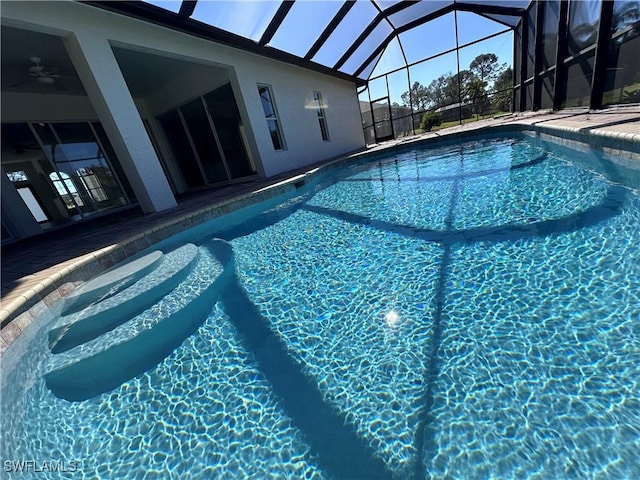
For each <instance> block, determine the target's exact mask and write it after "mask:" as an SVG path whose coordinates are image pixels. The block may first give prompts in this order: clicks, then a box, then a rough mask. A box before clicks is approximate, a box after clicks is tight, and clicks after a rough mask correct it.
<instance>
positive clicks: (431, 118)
mask: <svg viewBox="0 0 640 480" xmlns="http://www.w3.org/2000/svg"><path fill="white" fill-rule="evenodd" d="M441 123H442V115H440V114H439V113H438V112H427V113H425V114H424V115H423V116H422V121H421V122H420V128H421V129H422V130H424V131H425V132H430V131H431V129H432V128H433V127H437V126H438V125H440V124H441Z"/></svg>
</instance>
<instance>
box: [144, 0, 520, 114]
mask: <svg viewBox="0 0 640 480" xmlns="http://www.w3.org/2000/svg"><path fill="white" fill-rule="evenodd" d="M147 3H151V4H154V5H156V6H160V7H162V8H166V9H168V10H171V11H173V12H177V11H178V10H179V9H180V4H181V3H182V2H180V1H171V0H169V1H163V0H152V1H148V2H147ZM378 3H379V4H380V5H382V6H383V7H384V6H388V5H391V4H393V3H396V2H393V1H391V2H378ZM448 3H450V2H449V1H447V0H429V1H428V2H420V3H419V4H416V5H414V6H412V7H409V8H407V9H406V10H404V11H402V12H398V13H397V14H395V15H394V16H392V17H391V21H392V22H393V23H394V25H396V26H397V25H402V24H403V22H404V23H406V22H407V21H409V20H410V19H411V18H412V17H411V15H412V13H414V12H412V11H411V9H415V10H416V11H418V9H419V11H420V13H429V12H431V11H435V10H437V9H438V8H441V7H442V6H445V5H446V4H448ZM342 4H343V2H342V1H332V0H298V1H296V2H295V3H294V6H293V7H292V8H291V10H290V11H289V13H288V14H287V16H286V18H285V20H284V21H283V23H282V25H281V27H280V28H279V29H278V31H277V33H276V35H275V36H274V37H273V38H272V39H271V41H270V42H269V44H268V45H269V46H272V47H274V48H278V49H281V50H284V51H287V52H289V53H293V54H294V55H298V56H304V55H305V53H306V52H307V51H308V49H309V48H310V47H311V45H313V43H314V41H315V40H316V39H317V38H318V36H319V35H320V34H321V32H322V31H323V29H324V27H325V26H326V25H327V24H328V23H329V21H330V20H331V19H332V18H333V16H334V15H335V13H336V12H337V11H338V9H339V8H340V7H341V6H342ZM279 5H280V2H279V1H273V0H259V1H253V0H225V1H220V0H199V1H198V3H197V4H196V8H195V10H194V12H193V15H192V16H191V18H193V19H195V20H199V21H201V22H204V23H209V24H212V25H215V26H217V27H219V28H222V29H224V30H228V31H231V32H233V33H237V34H239V35H242V36H245V37H248V38H251V39H252V40H254V41H258V40H259V39H260V37H261V36H262V33H263V32H264V30H265V29H266V27H267V25H268V24H269V22H270V20H271V18H272V16H273V15H274V14H275V12H276V11H277V9H278V7H279ZM377 13H378V11H377V10H376V8H375V7H374V6H373V5H372V4H371V2H370V1H368V0H367V1H363V0H360V1H358V2H356V4H355V6H354V7H353V8H352V9H351V10H350V11H349V13H348V14H347V16H346V17H345V19H344V20H343V21H342V22H341V24H340V25H339V26H338V27H337V28H336V30H335V31H334V32H333V34H332V36H331V37H330V38H329V40H328V41H327V42H326V43H325V44H324V46H323V47H322V48H321V49H320V50H319V51H318V53H317V54H316V55H315V56H314V58H313V60H314V61H316V62H318V63H321V64H324V65H328V66H333V65H334V64H335V63H336V62H337V61H338V60H339V59H340V57H341V56H342V54H343V53H344V51H345V50H346V48H348V46H350V45H351V44H352V43H353V42H354V40H355V39H356V38H357V37H358V36H359V34H360V32H361V31H362V30H363V29H364V28H365V27H366V26H367V25H368V24H369V22H370V21H371V19H372V18H374V17H375V15H376V14H377ZM457 17H458V41H459V44H460V45H464V44H466V43H469V42H472V41H474V40H477V39H479V38H482V37H485V36H487V35H491V34H494V33H497V32H500V31H503V30H505V29H507V27H505V26H504V25H502V24H500V23H497V22H493V21H491V20H488V19H486V18H484V17H480V16H478V15H475V14H473V13H469V12H458V13H457ZM310 19H313V21H309V20H310ZM391 32H392V29H391V26H390V25H389V24H388V23H387V22H380V24H379V25H378V26H377V27H376V29H375V30H374V31H373V33H372V34H371V35H370V37H369V38H368V39H367V40H365V41H364V42H362V44H361V45H360V46H359V48H358V49H357V50H356V51H355V53H354V54H353V56H352V58H350V59H348V60H347V61H346V63H345V64H344V65H343V66H342V67H341V70H343V71H346V72H347V73H352V72H353V71H355V70H356V69H357V68H358V67H359V66H360V65H361V64H362V63H363V62H364V60H365V59H366V58H367V57H368V56H369V54H370V53H371V51H372V50H373V49H374V48H375V47H377V46H378V45H379V44H380V43H381V42H382V41H383V40H384V39H385V38H387V37H388V35H389V34H390V33H391ZM399 41H400V43H398V37H396V39H394V40H393V41H392V42H391V43H390V44H389V46H388V47H387V50H386V51H385V53H384V54H383V55H382V56H381V58H380V60H379V62H378V64H377V67H376V68H375V70H374V71H373V72H372V75H371V76H372V77H375V76H377V75H379V74H381V73H385V72H388V71H391V70H393V69H395V68H398V67H401V66H404V59H403V57H402V52H401V50H400V44H401V45H402V48H403V49H404V53H405V55H406V57H407V61H408V62H409V63H413V62H418V61H420V60H422V59H424V58H429V57H432V56H434V55H436V54H438V53H441V52H443V51H447V50H449V49H452V48H455V46H456V40H455V23H454V14H453V13H450V14H447V15H445V16H442V17H440V18H438V19H436V20H434V21H431V22H428V23H427V24H424V25H422V26H419V27H417V28H414V29H412V30H409V31H407V32H404V33H402V34H400V36H399ZM481 53H494V54H496V55H497V56H498V62H499V63H500V64H502V63H507V64H509V65H511V64H512V62H513V35H512V33H508V34H504V35H501V36H498V37H494V38H493V39H490V40H486V41H484V42H482V43H480V44H476V45H473V46H469V47H466V48H463V49H461V50H460V69H461V70H462V69H467V68H468V66H469V63H471V61H472V60H473V59H474V58H475V57H476V56H477V55H479V54H481ZM455 70H456V55H455V54H447V55H445V56H443V57H440V58H438V59H433V60H430V61H428V62H426V63H424V64H420V65H416V66H413V67H411V68H410V76H411V81H412V82H414V81H419V82H420V83H422V84H423V85H428V84H429V83H430V82H431V81H432V80H434V79H435V78H437V77H438V76H440V75H441V74H443V73H447V72H454V71H455ZM370 71H371V69H368V70H366V72H367V73H369V72H370ZM375 83H381V82H375V81H374V82H372V90H374V89H375V88H376V86H375V85H374V84H375ZM406 85H407V74H406V71H404V72H403V73H402V74H397V75H391V76H390V90H391V96H392V97H399V95H400V93H401V92H400V93H397V90H401V89H402V91H403V92H404V91H406V90H407V87H406ZM385 90H386V88H385ZM374 97H375V94H374V93H373V92H372V98H374ZM391 101H392V102H393V101H399V98H398V99H394V98H392V99H391Z"/></svg>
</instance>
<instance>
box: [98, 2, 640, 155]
mask: <svg viewBox="0 0 640 480" xmlns="http://www.w3.org/2000/svg"><path fill="white" fill-rule="evenodd" d="M87 3H90V4H92V5H96V6H100V7H102V8H108V9H112V10H117V11H118V12H120V13H126V14H128V15H131V16H135V17H138V18H142V19H145V20H148V21H152V22H154V23H159V24H162V25H165V26H169V27H171V28H175V29H178V30H181V31H184V32H187V33H191V34H194V35H198V36H201V37H206V38H210V39H211V40H214V41H216V42H220V43H224V44H228V45H232V46H234V47H237V48H243V49H245V50H249V51H252V52H256V53H259V54H262V55H265V56H269V57H272V58H276V59H279V60H282V61H286V62H289V63H293V64H296V65H300V66H303V67H305V68H308V69H312V70H316V71H319V72H323V73H327V74H330V75H333V76H337V77H339V78H344V79H347V80H350V81H353V82H354V83H355V84H356V85H357V88H358V97H359V101H360V102H359V103H360V111H361V115H362V125H363V129H364V132H365V139H366V141H367V143H371V142H376V141H381V140H384V139H389V138H398V137H401V136H405V135H412V134H415V133H420V132H423V131H426V130H431V129H434V128H439V127H443V126H448V125H451V124H455V123H462V122H470V121H475V120H479V119H482V118H486V117H489V116H496V115H500V114H504V113H508V112H512V111H525V110H538V109H560V108H569V107H585V108H591V109H599V108H602V107H605V106H608V105H613V104H630V103H638V102H640V60H639V59H638V56H637V55H634V53H633V52H637V51H639V50H638V49H639V47H640V40H639V37H640V0H615V1H612V0H466V1H459V0H424V1H393V0H391V1H380V0H358V1H333V0H328V1H323V0H313V1H304V0H297V1H284V2H279V1H237V0H236V1H203V0H200V1H182V2H180V1H148V2H87Z"/></svg>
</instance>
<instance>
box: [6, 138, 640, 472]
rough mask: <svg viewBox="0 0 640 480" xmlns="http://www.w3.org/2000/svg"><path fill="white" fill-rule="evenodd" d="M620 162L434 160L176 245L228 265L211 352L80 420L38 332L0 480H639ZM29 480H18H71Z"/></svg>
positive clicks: (370, 165)
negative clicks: (49, 379)
mask: <svg viewBox="0 0 640 480" xmlns="http://www.w3.org/2000/svg"><path fill="white" fill-rule="evenodd" d="M611 160H615V159H609V160H608V159H605V158H603V157H601V156H599V155H595V154H582V153H579V152H573V151H570V150H567V149H564V148H560V147H557V146H554V145H552V144H546V143H542V142H538V141H534V140H531V139H528V138H526V137H524V136H520V135H518V136H516V137H513V138H494V139H484V140H476V141H469V142H466V143H463V144H460V145H454V144H450V145H443V146H440V147H437V148H428V149H426V148H424V149H416V150H412V151H406V152H404V153H399V154H397V155H395V156H392V157H390V158H382V157H381V158H376V159H371V160H368V161H366V163H365V161H361V162H359V163H358V164H356V165H351V166H347V167H344V168H340V169H336V170H332V171H329V172H328V173H327V174H326V175H324V176H323V177H321V178H319V179H318V180H316V181H313V182H309V183H308V184H307V185H304V186H301V187H300V188H299V190H298V191H297V192H296V194H295V195H292V196H290V198H287V199H286V200H285V201H283V202H281V203H279V204H277V205H267V206H266V207H265V209H263V210H262V211H256V210H257V209H256V208H254V209H253V212H252V215H251V216H248V215H245V214H244V213H242V212H240V213H237V214H233V215H231V216H230V217H229V218H228V219H221V220H216V221H213V222H211V223H210V224H209V225H206V226H201V227H199V228H197V229H195V230H194V231H192V232H186V233H184V234H181V235H180V236H179V237H178V238H175V239H171V240H170V241H167V242H163V244H161V245H160V247H161V249H162V250H163V251H165V252H169V251H171V250H173V249H175V248H177V247H178V246H180V245H182V244H183V243H186V242H192V243H194V244H196V245H198V246H200V248H201V249H203V250H202V252H201V253H202V259H201V260H202V261H205V260H206V258H208V257H207V253H206V248H205V247H207V245H209V242H210V240H211V239H213V238H218V239H222V240H223V241H224V242H226V243H225V245H228V246H229V248H230V249H231V250H232V252H233V257H234V262H233V269H232V270H233V271H232V273H231V275H229V278H228V279H227V281H226V282H225V284H224V287H223V289H222V290H221V292H220V296H219V297H217V298H218V301H217V302H216V303H215V304H213V305H209V307H210V308H209V309H208V310H207V311H208V313H207V315H206V318H203V319H202V324H201V325H200V327H199V328H198V330H197V331H196V332H195V333H194V334H193V335H190V336H189V337H188V338H187V339H186V340H185V341H184V342H183V343H182V345H180V346H179V347H178V348H177V349H175V351H173V353H171V354H170V355H168V356H167V357H166V358H165V359H164V360H162V361H160V363H159V364H158V365H157V366H155V367H153V368H151V369H149V370H148V371H146V372H145V373H143V374H141V375H138V376H136V377H134V378H132V379H130V380H128V381H126V382H124V383H123V384H122V385H121V386H119V387H117V388H116V389H114V390H112V391H110V392H108V393H103V394H100V395H97V396H95V397H92V398H90V399H88V400H84V401H80V402H70V401H67V400H62V399H59V398H57V397H56V396H54V395H53V394H52V393H51V392H50V391H49V389H48V388H47V386H46V384H45V382H44V379H43V376H44V374H45V373H46V369H47V368H48V365H50V362H51V359H50V356H51V354H50V353H48V351H47V349H46V345H47V335H48V328H47V326H46V325H45V322H49V323H51V321H54V320H55V319H42V320H41V321H39V322H38V323H37V324H34V326H33V328H34V329H36V328H39V330H38V331H37V332H35V331H34V333H33V335H32V336H33V339H32V340H31V342H30V344H29V346H28V347H26V348H27V354H26V355H25V356H24V359H23V360H22V361H21V364H20V365H19V368H15V369H13V371H12V372H11V373H10V374H7V375H6V376H5V377H6V378H3V392H2V393H3V395H2V423H3V427H2V429H3V437H4V438H3V442H2V459H3V462H4V464H3V468H4V469H5V471H7V470H15V469H16V468H17V465H14V464H9V465H7V463H6V462H7V461H28V460H33V461H34V462H35V463H36V466H38V465H39V467H40V468H39V469H40V470H42V469H43V468H42V467H43V466H44V467H45V470H46V469H49V470H50V469H51V468H50V467H52V466H53V467H56V466H57V467H56V468H58V469H66V470H67V473H66V475H67V476H69V477H72V478H94V477H99V478H110V479H111V478H203V479H208V478H230V479H237V478H362V479H371V478H398V479H409V478H415V479H418V478H465V479H470V478H483V479H484V478H518V479H522V478H556V479H560V478H638V477H640V461H639V460H638V456H637V452H638V451H639V449H640V429H639V427H638V422H637V419H638V418H640V401H639V397H640V320H639V319H640V247H639V245H638V239H640V191H639V190H638V187H639V185H638V184H632V185H624V184H623V183H621V182H620V181H621V180H623V179H624V177H625V176H627V177H630V176H631V174H629V175H626V172H627V171H626V170H625V169H624V168H623V167H620V166H619V165H618V164H616V162H615V161H611ZM611 172H613V173H611ZM616 172H617V173H616ZM620 172H622V173H620ZM605 174H607V175H609V178H614V179H615V180H616V181H611V180H610V179H609V178H608V177H607V176H606V175H605ZM616 175H618V176H616ZM203 265H204V264H203ZM198 268H201V269H202V270H203V273H204V272H206V271H208V270H207V269H206V268H204V267H197V266H196V267H195V269H194V271H196V270H198ZM210 281H212V280H211V279H209V280H207V282H210ZM184 282H185V285H184V287H183V288H184V291H188V290H189V289H193V288H204V287H203V285H201V283H202V280H200V279H199V277H198V276H195V275H189V277H188V278H187V279H186V280H184ZM205 283H206V282H205ZM177 301H179V298H174V297H172V295H171V294H170V295H168V296H167V297H165V298H164V299H163V300H161V304H162V305H160V306H159V307H158V308H165V306H166V308H169V307H170V306H171V305H172V303H175V302H177ZM212 303H213V302H212ZM140 315H141V316H144V315H145V313H144V312H143V313H141V314H140ZM143 320H144V319H143ZM141 321H142V320H141ZM23 337H25V336H24V335H23ZM21 339H22V337H21V338H19V339H18V341H21ZM3 375H4V371H3ZM46 462H59V463H57V464H51V465H49V464H46ZM7 466H9V467H10V468H9V469H8V468H7ZM34 470H35V469H34V468H30V472H28V473H27V474H25V473H22V474H18V473H14V472H10V473H9V477H10V478H13V476H15V477H16V478H24V477H27V478H28V477H29V476H33V477H35V478H59V477H60V472H59V471H57V472H38V473H36V472H35V471H34Z"/></svg>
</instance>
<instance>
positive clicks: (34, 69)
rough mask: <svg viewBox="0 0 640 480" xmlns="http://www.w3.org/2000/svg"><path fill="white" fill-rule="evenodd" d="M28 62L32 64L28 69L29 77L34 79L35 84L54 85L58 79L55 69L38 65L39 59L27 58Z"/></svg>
mask: <svg viewBox="0 0 640 480" xmlns="http://www.w3.org/2000/svg"><path fill="white" fill-rule="evenodd" d="M29 61H30V62H31V63H33V65H31V66H30V67H29V75H30V76H32V77H35V79H36V82H38V83H42V84H43V85H53V84H55V83H56V79H57V78H60V75H58V69H57V68H55V67H45V66H44V65H41V64H40V61H41V60H40V57H29Z"/></svg>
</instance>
